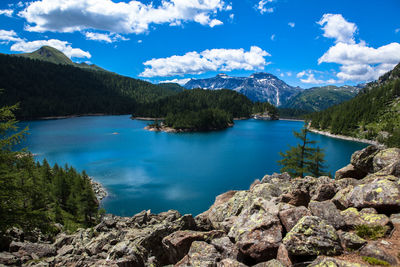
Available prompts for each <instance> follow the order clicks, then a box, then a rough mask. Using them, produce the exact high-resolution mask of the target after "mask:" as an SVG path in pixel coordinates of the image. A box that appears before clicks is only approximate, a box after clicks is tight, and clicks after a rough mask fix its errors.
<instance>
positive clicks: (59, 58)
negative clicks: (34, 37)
mask: <svg viewBox="0 0 400 267" xmlns="http://www.w3.org/2000/svg"><path fill="white" fill-rule="evenodd" d="M13 55H14V56H17V57H25V58H29V59H35V60H41V61H47V62H50V63H54V64H63V65H70V66H75V67H79V68H83V69H89V70H96V71H106V70H105V69H102V68H100V67H99V66H96V65H94V64H86V63H83V62H82V63H75V62H73V61H72V60H71V59H69V58H68V57H67V56H66V55H64V54H63V53H62V52H61V51H59V50H57V49H55V48H54V47H51V46H42V47H41V48H39V49H38V50H36V51H34V52H32V53H23V54H13Z"/></svg>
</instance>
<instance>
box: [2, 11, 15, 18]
mask: <svg viewBox="0 0 400 267" xmlns="http://www.w3.org/2000/svg"><path fill="white" fill-rule="evenodd" d="M13 13H14V10H13V9H0V15H5V16H7V17H11V16H12V14H13Z"/></svg>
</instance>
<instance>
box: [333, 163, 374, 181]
mask: <svg viewBox="0 0 400 267" xmlns="http://www.w3.org/2000/svg"><path fill="white" fill-rule="evenodd" d="M367 174H368V172H367V171H363V170H362V169H356V168H355V167H354V166H353V165H352V164H349V165H347V166H345V167H343V168H341V169H340V170H338V171H336V173H335V180H340V179H343V178H354V179H357V180H360V179H362V178H364V177H365V176H367Z"/></svg>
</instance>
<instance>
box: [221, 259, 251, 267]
mask: <svg viewBox="0 0 400 267" xmlns="http://www.w3.org/2000/svg"><path fill="white" fill-rule="evenodd" d="M217 267H247V265H244V264H243V263H241V262H238V261H237V260H234V259H223V260H222V261H220V262H218V263H217Z"/></svg>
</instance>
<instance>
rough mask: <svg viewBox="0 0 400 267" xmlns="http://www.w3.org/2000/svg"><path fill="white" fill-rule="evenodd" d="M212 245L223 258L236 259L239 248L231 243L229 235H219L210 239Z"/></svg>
mask: <svg viewBox="0 0 400 267" xmlns="http://www.w3.org/2000/svg"><path fill="white" fill-rule="evenodd" d="M211 245H213V246H214V247H215V248H216V249H217V250H218V252H219V253H220V254H221V255H222V257H223V258H230V259H238V255H239V249H238V247H237V246H236V245H235V244H233V243H232V241H231V240H230V239H229V237H227V236H225V237H221V238H216V239H213V240H211Z"/></svg>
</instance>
